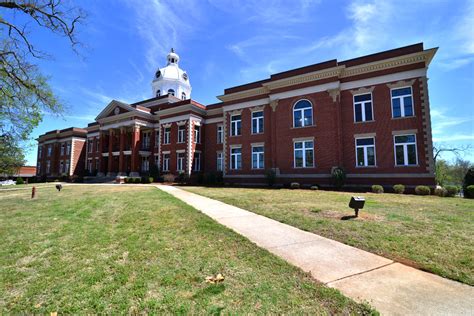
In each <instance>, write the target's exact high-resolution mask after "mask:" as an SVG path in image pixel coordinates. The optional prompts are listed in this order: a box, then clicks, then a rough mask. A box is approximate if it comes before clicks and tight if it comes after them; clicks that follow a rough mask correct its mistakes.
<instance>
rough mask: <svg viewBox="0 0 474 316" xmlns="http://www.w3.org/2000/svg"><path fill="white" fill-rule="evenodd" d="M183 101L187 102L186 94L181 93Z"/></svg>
mask: <svg viewBox="0 0 474 316" xmlns="http://www.w3.org/2000/svg"><path fill="white" fill-rule="evenodd" d="M181 100H186V93H184V92H183V93H181Z"/></svg>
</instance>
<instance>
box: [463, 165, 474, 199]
mask: <svg viewBox="0 0 474 316" xmlns="http://www.w3.org/2000/svg"><path fill="white" fill-rule="evenodd" d="M471 185H474V168H469V169H468V170H467V172H466V175H465V176H464V181H463V184H462V190H463V192H464V197H465V198H467V199H474V195H472V194H471V193H470V192H469V190H468V187H469V186H471Z"/></svg>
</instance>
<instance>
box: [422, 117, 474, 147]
mask: <svg viewBox="0 0 474 316" xmlns="http://www.w3.org/2000/svg"><path fill="white" fill-rule="evenodd" d="M431 120H432V133H433V141H435V142H450V141H465V140H474V129H473V128H472V126H473V124H474V117H472V116H471V117H469V116H467V117H455V116H450V115H448V114H446V110H438V109H432V110H431ZM463 124H469V125H470V126H471V134H468V133H456V132H454V133H453V131H455V130H456V129H457V128H458V127H459V126H461V125H463Z"/></svg>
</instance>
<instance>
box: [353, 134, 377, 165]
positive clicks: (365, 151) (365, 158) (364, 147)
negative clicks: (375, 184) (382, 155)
mask: <svg viewBox="0 0 474 316" xmlns="http://www.w3.org/2000/svg"><path fill="white" fill-rule="evenodd" d="M366 138H372V139H373V140H374V144H373V145H360V146H358V145H357V140H358V139H366ZM354 144H355V163H356V167H357V168H375V167H377V148H376V147H375V136H369V137H356V138H355V139H354ZM372 146H373V147H374V165H373V166H369V165H368V164H367V162H368V161H369V160H368V155H367V147H372ZM357 148H363V150H364V165H362V166H360V165H359V164H358V161H357Z"/></svg>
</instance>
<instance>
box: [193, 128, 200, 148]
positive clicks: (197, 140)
mask: <svg viewBox="0 0 474 316" xmlns="http://www.w3.org/2000/svg"><path fill="white" fill-rule="evenodd" d="M196 128H197V129H196ZM194 143H196V144H200V143H201V126H199V125H196V126H194Z"/></svg>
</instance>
